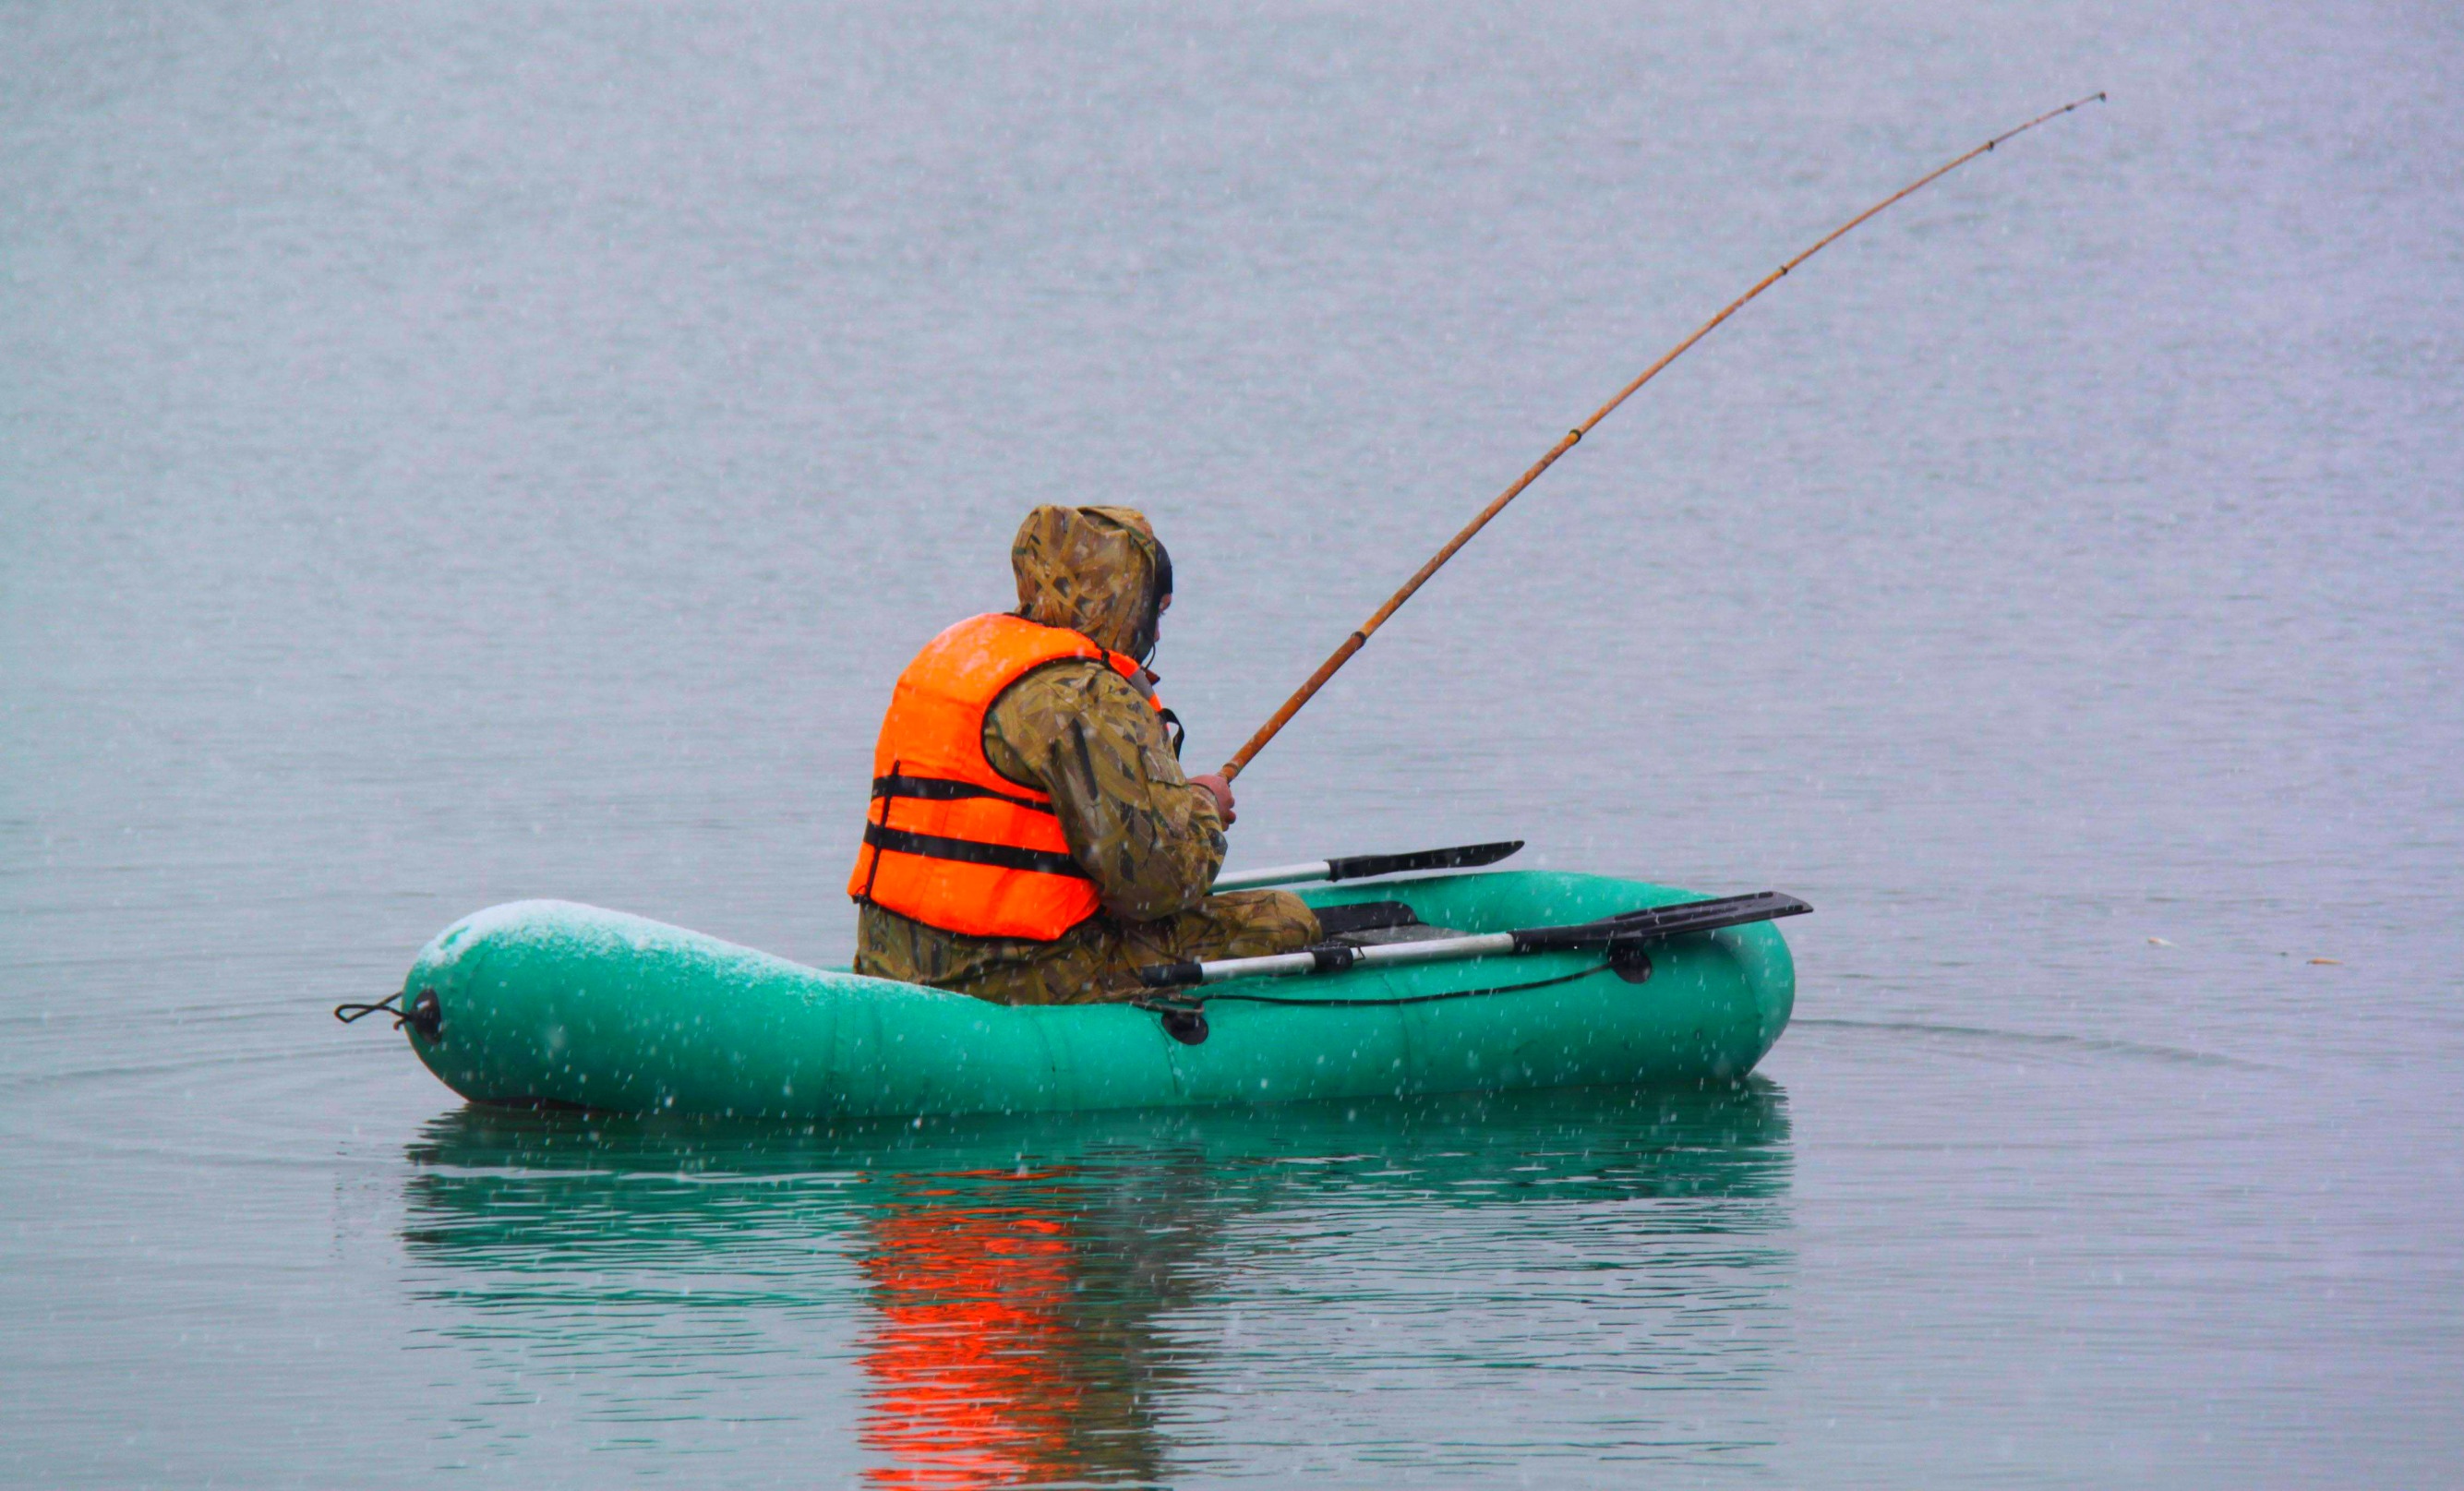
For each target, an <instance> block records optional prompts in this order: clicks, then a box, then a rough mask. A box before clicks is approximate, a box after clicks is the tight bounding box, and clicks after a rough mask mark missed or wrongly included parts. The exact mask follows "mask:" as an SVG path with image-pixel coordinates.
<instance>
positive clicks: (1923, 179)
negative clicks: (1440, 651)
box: [1222, 93, 2104, 781]
mask: <svg viewBox="0 0 2464 1491" xmlns="http://www.w3.org/2000/svg"><path fill="white" fill-rule="evenodd" d="M2102 101H2104V95H2103V94H2102V93H2092V94H2089V95H2088V96H2087V97H2086V98H2084V99H2072V100H2071V101H2070V102H2068V103H2065V104H2063V105H2062V106H2061V107H2060V108H2058V109H2049V110H2047V111H2046V112H2044V113H2042V114H2039V115H2037V116H2036V117H2035V119H2032V120H2030V121H2028V122H2026V123H2025V124H2022V125H2020V126H2019V127H2018V128H2016V129H2010V130H2005V131H2003V132H2002V133H2001V134H1998V135H1996V136H1994V137H1993V138H1992V139H1991V140H1989V141H1987V142H1985V143H1983V144H1981V145H1978V146H1977V147H1976V148H1975V149H1973V150H1970V151H1969V152H1968V153H1967V154H1966V155H1963V156H1961V157H1959V158H1958V159H1957V160H1954V161H1951V162H1949V163H1948V164H1944V165H1940V166H1937V167H1935V168H1934V169H1933V170H1930V171H1927V172H1926V173H1925V175H1923V176H1920V177H1918V178H1917V179H1916V180H1915V181H1912V182H1910V183H1908V185H1906V186H1903V187H1901V188H1900V189H1899V190H1897V191H1895V192H1892V193H1891V194H1890V195H1889V196H1887V197H1884V198H1883V199H1882V200H1881V201H1880V202H1877V203H1875V204H1874V205H1873V206H1872V207H1869V208H1866V209H1865V210H1864V211H1862V212H1859V213H1858V214H1857V215H1856V216H1855V217H1852V218H1850V219H1849V220H1848V221H1846V222H1844V223H1842V224H1840V225H1839V226H1838V227H1837V228H1835V229H1833V230H1831V231H1829V232H1827V233H1825V234H1823V235H1822V237H1821V238H1820V239H1819V240H1817V241H1816V242H1815V245H1814V247H1812V248H1810V249H1808V250H1806V251H1805V252H1802V253H1800V254H1798V255H1797V256H1796V257H1795V258H1793V259H1791V260H1789V261H1788V262H1787V263H1785V264H1783V265H1781V266H1780V267H1779V268H1777V269H1775V270H1773V271H1771V273H1770V274H1766V275H1764V276H1763V277H1762V278H1761V279H1759V280H1757V281H1755V283H1754V287H1753V288H1752V289H1751V290H1749V291H1747V292H1746V293H1745V294H1744V295H1741V296H1737V298H1735V299H1734V300H1731V301H1729V302H1728V303H1727V306H1726V307H1724V308H1722V310H1721V312H1720V314H1719V315H1717V316H1714V317H1712V318H1710V319H1709V320H1707V321H1705V322H1704V323H1703V324H1702V325H1700V326H1698V327H1696V328H1695V329H1694V332H1693V334H1692V335H1691V336H1689V337H1687V338H1686V339H1685V340H1683V341H1681V342H1679V343H1678V344H1677V345H1675V346H1673V347H1671V348H1669V349H1668V351H1667V352H1666V353H1664V354H1662V355H1661V359H1660V361H1659V362H1654V363H1652V364H1651V365H1650V366H1649V367H1646V368H1644V369H1643V370H1642V375H1641V376H1640V377H1639V378H1637V379H1636V380H1635V381H1634V382H1632V383H1630V384H1626V385H1625V386H1624V387H1622V388H1620V389H1618V390H1617V397H1615V398H1613V399H1611V400H1610V401H1609V402H1608V403H1606V404H1603V405H1601V406H1599V407H1598V408H1596V409H1595V410H1593V411H1592V417H1591V418H1590V419H1587V420H1585V421H1583V422H1582V423H1581V424H1579V425H1577V426H1575V427H1574V428H1572V429H1570V430H1568V431H1566V433H1565V435H1564V437H1563V438H1561V439H1560V440H1558V442H1557V443H1556V444H1555V445H1553V446H1551V447H1550V448H1549V453H1548V454H1546V455H1544V456H1542V457H1541V458H1540V459H1539V461H1538V462H1536V463H1535V464H1534V465H1533V466H1532V468H1531V469H1530V470H1529V471H1525V472H1524V473H1523V474H1522V475H1520V476H1518V477H1516V478H1515V479H1514V485H1512V486H1510V487H1508V488H1507V489H1506V490H1505V491H1504V492H1502V493H1498V495H1497V499H1496V500H1495V501H1493V502H1491V503H1489V505H1488V506H1486V507H1485V508H1483V509H1481V510H1480V513H1479V514H1478V515H1476V516H1474V517H1473V518H1472V520H1471V521H1470V522H1468V523H1465V524H1464V525H1463V532H1461V533H1459V534H1457V535H1455V536H1454V537H1452V538H1449V539H1447V540H1446V546H1445V547H1444V548H1442V549H1440V550H1439V551H1438V552H1437V553H1436V554H1433V555H1431V556H1430V557H1429V562H1427V563H1426V564H1423V565H1421V566H1420V569H1419V573H1418V574H1416V575H1414V576H1413V577H1412V578H1411V579H1410V580H1407V581H1404V582H1403V588H1402V589H1400V590H1397V591H1396V592H1395V593H1394V594H1393V595H1391V596H1389V597H1387V598H1386V603H1385V604H1384V605H1381V606H1379V607H1378V608H1377V609H1376V610H1375V612H1373V613H1372V614H1371V615H1370V618H1369V620H1367V621H1365V622H1363V623H1361V624H1360V627H1359V629H1358V630H1356V631H1354V632H1353V634H1352V635H1351V636H1349V637H1346V638H1344V639H1343V645H1342V646H1341V647H1336V648H1335V649H1334V651H1333V652H1332V653H1331V654H1329V655H1328V657H1327V660H1326V661H1325V662H1323V663H1320V664H1319V665H1318V667H1317V671H1316V672H1314V673H1311V674H1309V681H1308V682H1307V683H1304V684H1302V685H1301V686H1300V688H1299V689H1298V690H1297V691H1294V692H1293V694H1292V696H1291V697H1290V698H1288V699H1286V700H1285V701H1284V706H1283V708H1282V709H1279V710H1277V711H1275V713H1274V715H1273V717H1272V718H1270V719H1268V720H1267V721H1266V722H1265V724H1263V725H1261V726H1259V727H1258V733H1257V734H1256V735H1251V736H1250V737H1249V743H1248V744H1247V745H1244V746H1243V747H1242V748H1241V749H1240V750H1238V751H1236V752H1234V753H1233V755H1232V759H1230V760H1228V761H1226V762H1224V763H1223V773H1222V775H1223V778H1224V779H1225V780H1227V781H1228V780H1230V779H1231V778H1235V777H1238V776H1240V775H1241V771H1242V768H1243V767H1245V766H1247V765H1248V764H1249V762H1250V761H1251V760H1253V759H1254V758H1256V756H1257V755H1258V753H1259V752H1261V751H1263V750H1265V748H1266V742H1267V741H1269V740H1272V739H1274V738H1275V736H1276V735H1278V734H1280V733H1281V732H1282V730H1283V728H1284V727H1285V726H1286V725H1287V724H1290V723H1291V718H1292V716H1293V715H1295V714H1297V713H1300V712H1301V706H1303V705H1305V704H1307V703H1309V700H1310V699H1311V698H1313V697H1315V696H1316V694H1317V691H1319V690H1320V689H1323V688H1325V687H1326V681H1327V680H1328V679H1330V678H1332V677H1333V676H1334V675H1335V671H1336V669H1340V668H1342V667H1343V665H1344V664H1346V663H1349V662H1351V661H1352V655H1353V653H1355V652H1357V651H1359V650H1360V649H1361V648H1362V647H1366V646H1367V645H1368V643H1369V639H1370V638H1371V637H1373V636H1375V635H1376V633H1377V628H1378V627H1380V626H1383V625H1386V620H1387V618H1388V617H1391V616H1393V615H1394V614H1395V613H1396V612H1397V611H1398V610H1401V609H1402V608H1403V603H1404V602H1406V601H1409V600H1410V599H1412V596H1413V593H1414V592H1415V591H1417V590H1419V588H1420V587H1421V586H1422V585H1425V584H1427V583H1428V582H1429V577H1430V576H1432V575H1435V574H1436V573H1437V572H1438V571H1439V570H1441V569H1442V568H1444V567H1445V562H1446V560H1448V559H1453V558H1454V557H1455V553H1456V551H1457V550H1459V549H1461V548H1462V547H1463V545H1464V544H1467V543H1469V542H1471V540H1472V537H1473V536H1474V535H1475V534H1478V533H1479V532H1480V531H1481V530H1482V529H1484V528H1485V527H1487V526H1488V520H1489V519H1490V518H1493V517H1495V516H1496V515H1498V514H1500V513H1503V512H1505V511H1506V505H1507V503H1509V502H1511V501H1513V500H1514V499H1515V498H1516V497H1518V496H1521V495H1522V494H1523V489H1524V488H1526V487H1529V486H1530V485H1531V484H1532V483H1533V482H1534V481H1537V480H1539V478H1540V473H1541V472H1542V471H1547V470H1548V469H1549V468H1550V467H1551V466H1554V465H1556V464H1557V457H1559V456H1561V455H1564V454H1565V453H1566V452H1567V451H1569V450H1572V449H1574V447H1575V445H1576V444H1577V443H1578V442H1580V441H1581V440H1582V438H1583V437H1584V436H1585V435H1588V434H1590V433H1591V432H1592V428H1593V427H1594V426H1596V425H1597V424H1599V422H1600V421H1602V420H1604V419H1606V418H1608V417H1609V416H1610V415H1611V414H1613V413H1615V412H1616V411H1617V406H1618V405H1620V404H1623V403H1624V402H1625V401H1626V400H1628V399H1630V398H1632V397H1634V395H1635V393H1636V391H1637V390H1639V389H1640V388H1641V387H1642V385H1643V384H1647V383H1649V382H1651V381H1652V380H1653V379H1655V378H1657V377H1659V376H1660V371H1661V369H1662V368H1664V367H1666V366H1667V365H1668V364H1669V363H1671V362H1676V361H1677V360H1678V359H1679V358H1681V357H1683V356H1684V355H1685V352H1686V350H1687V349H1688V348H1690V347H1692V346H1693V345H1694V343H1696V342H1698V341H1700V340H1703V339H1704V338H1705V337H1707V336H1709V335H1710V334H1711V331H1712V328H1714V327H1716V326H1718V325H1719V324H1720V323H1721V322H1722V321H1725V320H1727V318H1729V317H1731V316H1734V315H1736V314H1737V312H1739V311H1740V310H1742V309H1744V308H1745V305H1746V302H1748V301H1749V300H1751V299H1753V298H1754V296H1758V295H1761V294H1762V293H1763V292H1764V291H1766V290H1769V289H1770V288H1771V286H1773V285H1775V284H1778V283H1779V282H1780V280H1781V279H1783V278H1785V277H1786V276H1787V274H1788V272H1789V271H1791V270H1793V269H1794V268H1796V267H1797V266H1798V265H1800V264H1802V263H1804V262H1805V261H1806V260H1808V259H1810V258H1812V257H1814V256H1815V254H1817V253H1820V252H1822V251H1823V250H1825V249H1827V248H1829V247H1831V245H1833V244H1834V243H1837V242H1838V241H1839V240H1840V239H1841V238H1843V237H1845V236H1846V235H1847V234H1848V232H1849V231H1850V230H1852V229H1855V228H1856V227H1858V226H1859V224H1861V223H1863V222H1864V221H1865V220H1866V219H1867V218H1870V217H1872V216H1874V215H1875V214H1876V213H1879V212H1881V210H1882V209H1883V208H1887V207H1889V206H1891V205H1892V204H1893V203H1895V202H1898V201H1900V200H1901V199H1902V198H1903V197H1908V196H1912V195H1914V194H1915V193H1917V192H1918V191H1921V190H1923V189H1924V188H1925V187H1926V186H1930V185H1932V184H1933V183H1934V182H1936V181H1939V180H1941V179H1942V178H1943V177H1945V176H1947V175H1949V174H1950V173H1951V172H1952V171H1955V170H1957V169H1959V167H1961V166H1963V165H1966V164H1968V163H1969V162H1970V161H1973V160H1975V159H1976V158H1977V157H1978V156H1980V155H1983V154H1985V153H1986V152H1987V151H1989V150H1991V149H1992V148H1993V147H1994V146H1995V145H1998V144H2001V143H2003V142H2005V141H2007V140H2011V139H2013V138H2014V137H2016V136H2019V135H2024V134H2026V133H2027V132H2028V131H2030V130H2032V129H2034V128H2035V127H2036V126H2037V125H2039V124H2042V123H2044V122H2045V121H2048V120H2057V119H2059V118H2061V117H2062V116H2063V115H2065V114H2068V113H2069V112H2071V111H2072V110H2073V109H2077V108H2080V107H2083V106H2084V105H2087V104H2090V103H2101V102H2102Z"/></svg>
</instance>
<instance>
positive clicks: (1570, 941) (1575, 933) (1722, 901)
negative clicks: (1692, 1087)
mask: <svg viewBox="0 0 2464 1491" xmlns="http://www.w3.org/2000/svg"><path fill="white" fill-rule="evenodd" d="M1810 910H1814V908H1812V907H1810V906H1808V905H1806V904H1805V903H1804V902H1802V901H1800V900H1798V899H1797V898H1796V897H1794V896H1792V895H1782V894H1780V893H1779V892H1778V891H1776V890H1759V891H1756V892H1755V893H1753V894H1752V895H1732V896H1722V897H1720V898H1718V899H1716V900H1710V901H1686V902H1683V903H1680V904H1679V905H1676V906H1655V907H1647V908H1645V909H1643V910H1639V911H1627V912H1624V913H1623V914H1621V915H1617V916H1612V917H1608V918H1606V919H1605V920H1602V921H1595V922H1578V923H1575V924H1573V925H1571V926H1564V927H1529V928H1525V929H1524V930H1522V931H1520V932H1485V933H1482V934H1479V935H1475V936H1468V937H1434V938H1431V939H1429V940H1427V941H1425V942H1386V943H1375V944H1372V945H1371V946H1369V947H1365V948H1354V947H1342V946H1334V947H1318V948H1307V949H1304V950H1303V951H1301V952H1298V953H1278V954H1271V955H1268V956H1265V957H1225V958H1213V959H1209V960H1207V961H1205V962H1199V963H1157V964H1155V965H1153V966H1151V967H1147V968H1141V969H1139V970H1138V981H1139V982H1140V983H1142V984H1145V985H1146V986H1147V987H1148V988H1150V989H1186V988H1189V987H1191V986H1193V985H1197V984H1212V983H1222V982H1224V981H1225V980H1227V979H1233V978H1280V977H1288V976H1292V975H1295V974H1334V973H1341V972H1342V971H1343V970H1345V969H1348V968H1361V967H1369V966H1377V967H1392V966H1396V965H1400V964H1407V963H1436V962H1444V961H1448V960H1451V959H1457V958H1473V957H1496V956H1500V955H1502V954H1515V953H1562V952H1567V951H1570V950H1573V949H1578V948H1597V949H1600V950H1601V951H1603V952H1606V953H1608V954H1611V955H1612V956H1615V955H1616V954H1617V953H1619V952H1621V951H1625V950H1629V949H1634V948H1639V947H1641V946H1642V945H1643V944H1645V943H1649V942H1657V941H1660V940H1661V939H1662V938H1665V937H1674V936H1677V935H1678V934H1680V933H1682V932H1716V931H1718V930H1719V929H1720V928H1722V927H1740V926H1743V925H1745V924H1746V923H1748V922H1763V921H1770V920H1771V919H1772V918H1773V917H1779V916H1801V915H1803V914H1804V913H1806V912H1807V911H1810Z"/></svg>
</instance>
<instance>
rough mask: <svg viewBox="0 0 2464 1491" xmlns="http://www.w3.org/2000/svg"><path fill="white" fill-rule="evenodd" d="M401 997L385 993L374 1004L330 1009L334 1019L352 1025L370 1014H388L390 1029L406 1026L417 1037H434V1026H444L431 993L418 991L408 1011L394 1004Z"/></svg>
mask: <svg viewBox="0 0 2464 1491" xmlns="http://www.w3.org/2000/svg"><path fill="white" fill-rule="evenodd" d="M401 998H402V996H401V995H399V994H389V995H386V996H385V998H382V999H379V1000H378V1001H377V1002H376V1003H374V1004H337V1005H335V1006H334V1018H335V1019H336V1020H341V1022H342V1023H343V1024H345V1025H352V1024H357V1023H358V1022H360V1021H361V1020H365V1019H367V1018H368V1017H369V1016H371V1015H390V1016H392V1017H393V1028H394V1029H396V1030H400V1029H401V1028H402V1027H403V1026H405V1025H408V1026H409V1027H410V1028H411V1029H413V1030H416V1031H418V1032H419V1033H420V1034H421V1035H423V1036H430V1037H432V1036H434V1035H435V1034H436V1030H437V1027H438V1026H440V1025H442V1024H444V1023H445V1012H444V1010H443V1009H442V1008H441V1007H439V1006H438V1004H437V1002H436V991H435V990H433V989H422V990H420V991H419V993H418V994H417V995H416V996H415V997H413V998H412V999H411V1001H410V1007H409V1008H408V1009H405V1008H403V1006H402V1005H401V1004H400V1003H398V1002H396V1001H397V1000H399V999H401Z"/></svg>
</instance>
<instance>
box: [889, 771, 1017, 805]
mask: <svg viewBox="0 0 2464 1491" xmlns="http://www.w3.org/2000/svg"><path fill="white" fill-rule="evenodd" d="M872 795H873V796H874V797H876V798H916V799H919V800H923V801H926V802H957V801H959V800H964V799H967V798H991V799H992V800H995V801H997V802H1006V803H1008V804H1010V805H1011V806H1012V807H1023V808H1025V809H1027V810H1029V811H1030V812H1036V813H1049V812H1051V811H1052V804H1051V803H1049V802H1038V801H1035V800H1032V799H1028V798H1014V797H1011V796H1010V795H1009V794H1008V793H1006V792H995V791H994V790H993V789H992V788H990V787H979V786H977V785H976V784H975V783H974V782H972V781H952V780H950V779H949V778H946V777H907V776H897V775H893V776H889V777H875V778H872Z"/></svg>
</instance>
